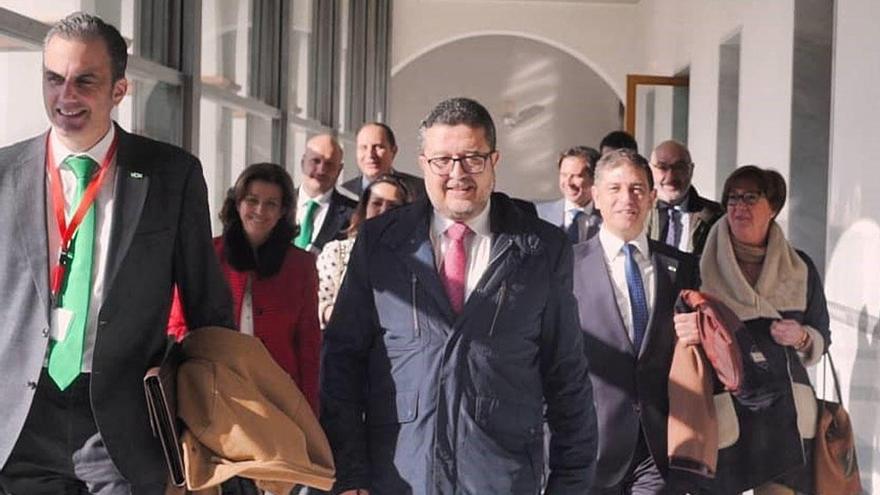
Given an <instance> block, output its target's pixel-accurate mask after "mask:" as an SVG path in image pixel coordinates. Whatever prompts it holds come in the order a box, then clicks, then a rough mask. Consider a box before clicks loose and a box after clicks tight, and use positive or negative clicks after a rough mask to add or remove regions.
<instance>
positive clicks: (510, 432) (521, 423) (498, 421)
mask: <svg viewBox="0 0 880 495" xmlns="http://www.w3.org/2000/svg"><path fill="white" fill-rule="evenodd" d="M475 419H476V423H477V425H479V426H480V427H481V428H482V429H484V430H485V431H486V432H487V433H489V434H490V435H491V436H493V437H494V438H495V439H496V440H497V441H498V442H499V443H501V444H503V445H505V446H507V447H508V448H513V447H516V446H523V445H526V444H529V443H530V442H532V441H534V440H535V439H539V438H541V436H542V434H543V422H542V408H541V405H538V406H531V405H528V404H519V403H515V402H509V401H505V400H501V399H497V398H494V397H477V404H476V418H475Z"/></svg>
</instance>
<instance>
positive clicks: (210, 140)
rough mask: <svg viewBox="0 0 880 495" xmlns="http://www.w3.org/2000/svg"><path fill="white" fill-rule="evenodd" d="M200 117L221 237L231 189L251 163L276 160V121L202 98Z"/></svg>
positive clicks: (213, 212)
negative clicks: (222, 215)
mask: <svg viewBox="0 0 880 495" xmlns="http://www.w3.org/2000/svg"><path fill="white" fill-rule="evenodd" d="M199 114H200V129H199V158H200V159H201V161H202V168H203V169H204V173H205V182H207V184H208V204H209V206H210V208H211V220H212V224H211V225H212V227H213V229H214V233H215V235H219V233H220V232H221V225H220V221H219V219H218V218H217V215H218V213H219V212H220V207H221V206H222V205H223V200H224V198H225V197H226V191H227V189H229V187H231V186H232V183H233V182H234V181H235V179H236V178H237V177H238V175H239V174H240V173H241V171H242V170H244V167H245V166H247V165H248V164H251V163H257V162H268V161H272V120H271V119H266V118H263V117H259V116H256V115H249V114H247V113H246V112H243V111H239V110H234V109H232V108H229V107H226V106H224V105H222V104H221V103H218V102H216V101H213V100H210V99H208V98H202V100H201V108H200V111H199Z"/></svg>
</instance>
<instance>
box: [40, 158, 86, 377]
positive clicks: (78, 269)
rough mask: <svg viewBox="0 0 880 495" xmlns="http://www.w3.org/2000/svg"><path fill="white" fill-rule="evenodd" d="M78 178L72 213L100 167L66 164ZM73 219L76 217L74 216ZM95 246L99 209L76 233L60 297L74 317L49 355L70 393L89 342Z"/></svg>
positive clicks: (80, 162)
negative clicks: (87, 336)
mask: <svg viewBox="0 0 880 495" xmlns="http://www.w3.org/2000/svg"><path fill="white" fill-rule="evenodd" d="M64 163H65V164H67V166H69V167H70V168H71V169H72V170H73V174H74V175H75V176H76V192H75V194H74V200H73V201H72V202H71V211H72V212H73V211H76V209H77V208H78V207H79V203H80V200H81V199H82V196H83V193H84V192H85V190H86V188H87V187H88V186H89V182H90V181H91V179H92V174H93V173H94V171H95V168H96V167H97V165H98V164H97V163H95V161H94V160H92V159H91V158H89V157H87V156H71V157H68V158H67V159H66V160H64ZM71 216H72V215H71ZM94 245H95V205H94V203H93V204H92V205H91V206H90V207H89V210H88V213H86V215H85V216H84V217H83V219H82V222H81V223H80V224H79V227H78V228H77V229H76V236H75V237H74V239H73V246H72V248H71V250H70V253H69V255H70V257H71V258H72V259H71V261H69V263H70V265H69V268H68V272H67V277H66V278H65V280H64V284H63V285H62V287H61V293H60V294H59V305H60V306H61V307H62V308H64V309H66V310H69V311H71V312H72V313H73V316H72V318H71V322H70V325H69V326H68V327H67V334H66V335H65V336H64V339H63V340H59V341H55V342H54V343H53V345H52V350H51V351H50V352H49V376H50V377H52V380H53V381H54V382H55V384H56V385H58V388H59V389H61V390H64V389H66V388H67V387H69V386H70V384H71V383H73V381H74V380H75V379H76V377H77V376H79V373H80V370H81V369H82V354H83V342H85V333H86V321H87V320H88V316H89V298H90V297H91V294H92V261H93V257H94V252H93V251H94V250H93V248H94Z"/></svg>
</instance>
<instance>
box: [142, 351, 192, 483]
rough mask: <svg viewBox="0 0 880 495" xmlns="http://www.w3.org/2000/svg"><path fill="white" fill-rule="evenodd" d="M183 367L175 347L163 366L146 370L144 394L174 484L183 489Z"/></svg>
mask: <svg viewBox="0 0 880 495" xmlns="http://www.w3.org/2000/svg"><path fill="white" fill-rule="evenodd" d="M179 363H180V352H179V346H178V345H176V344H175V345H173V346H172V347H171V349H170V350H169V351H168V353H166V355H165V359H164V360H163V361H162V365H161V366H155V367H153V368H150V369H148V370H147V373H146V375H144V392H145V393H146V396H147V409H148V413H149V415H150V426H151V427H152V428H153V435H154V436H156V437H158V438H159V442H160V443H161V444H162V452H163V453H164V454H165V462H166V464H167V465H168V473H169V474H170V475H171V482H172V483H174V485H175V486H183V485H184V483H185V482H186V478H185V477H184V470H183V453H182V451H181V448H180V437H179V436H178V431H179V420H178V419H177V407H176V406H177V404H176V402H177V366H178V364H179Z"/></svg>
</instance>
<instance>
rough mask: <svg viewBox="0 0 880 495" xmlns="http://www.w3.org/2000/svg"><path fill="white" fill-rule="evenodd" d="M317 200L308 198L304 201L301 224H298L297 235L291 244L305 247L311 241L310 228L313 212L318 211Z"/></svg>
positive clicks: (312, 224) (312, 225) (313, 219)
mask: <svg viewBox="0 0 880 495" xmlns="http://www.w3.org/2000/svg"><path fill="white" fill-rule="evenodd" d="M318 206H319V205H318V202H317V201H315V200H314V199H310V200H309V202H308V203H306V214H305V216H303V221H302V225H300V226H299V235H298V236H296V239H295V240H294V241H293V245H294V246H296V247H298V248H300V249H305V248H307V247H308V246H309V244H311V242H312V230H313V229H314V224H315V213H316V212H317V211H318Z"/></svg>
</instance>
